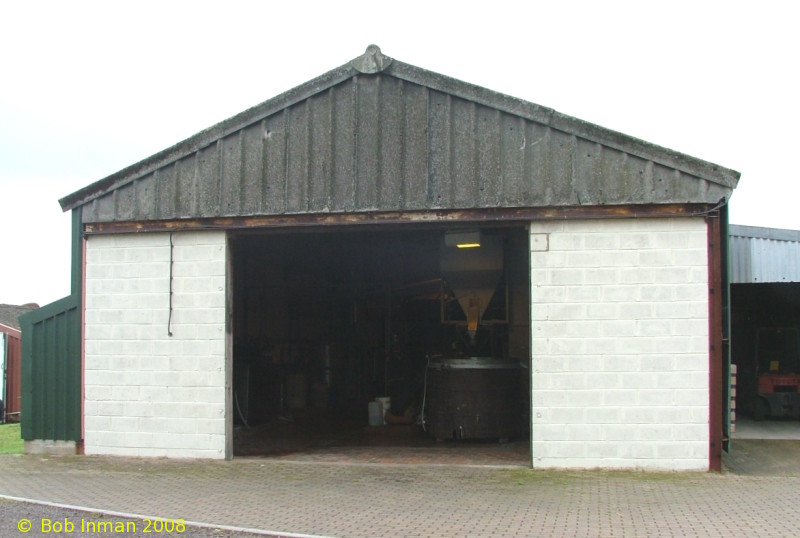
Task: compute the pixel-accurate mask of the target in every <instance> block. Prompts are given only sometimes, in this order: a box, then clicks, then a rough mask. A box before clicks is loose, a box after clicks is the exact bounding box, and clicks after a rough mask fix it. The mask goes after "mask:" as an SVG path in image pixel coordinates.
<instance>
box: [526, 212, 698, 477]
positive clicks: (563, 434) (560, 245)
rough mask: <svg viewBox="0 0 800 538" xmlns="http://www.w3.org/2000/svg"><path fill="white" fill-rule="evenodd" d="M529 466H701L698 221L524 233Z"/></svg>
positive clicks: (542, 228)
mask: <svg viewBox="0 0 800 538" xmlns="http://www.w3.org/2000/svg"><path fill="white" fill-rule="evenodd" d="M531 301H532V305H531V316H532V318H531V319H532V321H531V329H532V331H531V332H532V335H531V340H532V349H531V353H532V363H531V376H532V377H531V389H532V390H531V405H532V431H531V443H532V457H533V464H534V467H573V468H590V467H604V468H645V469H676V470H678V469H680V470H691V469H707V468H708V465H709V459H708V451H709V446H708V443H709V365H708V360H709V359H708V259H707V235H706V224H705V221H704V220H703V219H702V218H676V219H660V218H659V219H623V220H591V221H565V222H533V223H532V224H531Z"/></svg>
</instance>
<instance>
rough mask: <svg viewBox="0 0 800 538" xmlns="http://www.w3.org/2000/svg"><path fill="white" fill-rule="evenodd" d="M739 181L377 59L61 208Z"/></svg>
mask: <svg viewBox="0 0 800 538" xmlns="http://www.w3.org/2000/svg"><path fill="white" fill-rule="evenodd" d="M373 65H376V66H377V67H375V68H374V69H370V66H373ZM372 71H374V73H373V72H372ZM738 177H739V175H738V173H736V172H733V171H731V170H727V169H725V168H722V167H719V166H716V165H713V164H710V163H706V162H704V161H700V160H697V159H694V158H691V157H688V156H685V155H681V154H679V153H675V152H673V151H670V150H666V149H664V148H661V147H658V146H654V145H652V144H648V143H646V142H643V141H640V140H637V139H634V138H631V137H627V136H625V135H621V134H619V133H615V132H613V131H609V130H607V129H603V128H600V127H597V126H594V125H591V124H588V123H585V122H582V121H579V120H576V119H574V118H570V117H567V116H564V115H562V114H559V113H557V112H555V111H553V110H550V109H546V108H543V107H539V106H538V105H534V104H531V103H527V102H525V101H521V100H518V99H514V98H511V97H507V96H504V95H501V94H497V93H495V92H491V91H489V90H485V89H483V88H479V87H477V86H472V85H469V84H466V83H463V82H460V81H456V80H453V79H449V78H447V77H443V76H441V75H437V74H434V73H430V72H428V71H425V70H422V69H419V68H416V67H413V66H410V65H407V64H403V63H401V62H398V61H393V60H391V59H389V58H387V57H385V56H382V55H381V53H380V51H379V50H378V49H377V47H370V49H368V51H367V53H366V54H365V55H364V56H362V57H359V58H356V59H355V60H353V61H352V62H350V63H349V64H346V65H345V66H343V67H341V68H339V69H336V70H333V71H331V72H329V73H326V74H325V75H323V76H321V77H319V78H318V79H315V80H312V81H311V82H309V83H306V84H305V85H303V86H300V87H298V88H295V89H294V90H291V91H289V92H287V93H285V94H283V95H281V96H278V97H276V98H274V99H272V100H269V101H266V102H265V103H262V104H261V105H258V106H256V107H253V108H252V109H250V110H248V111H245V112H243V113H241V114H239V115H238V116H235V117H233V118H231V119H229V120H227V121H225V122H222V123H220V124H218V125H216V126H214V127H211V128H210V129H208V130H206V131H203V132H201V133H199V134H198V135H196V136H194V137H192V138H190V139H188V140H186V141H184V142H181V143H180V144H178V145H176V146H174V147H172V148H169V149H167V150H165V151H163V152H161V153H159V154H157V155H154V156H153V157H151V158H149V159H146V160H145V161H142V162H141V163H138V164H136V165H134V166H132V167H130V168H127V169H125V170H122V171H121V172H119V173H117V174H114V175H112V176H109V177H108V178H106V179H104V180H101V181H99V182H97V183H95V184H93V185H90V186H88V187H86V188H85V189H82V190H81V191H78V192H76V193H74V194H72V195H70V196H67V197H66V198H64V199H62V200H61V203H62V207H63V208H64V209H65V210H66V209H73V208H76V207H80V206H82V220H83V222H84V223H96V222H125V221H153V220H173V219H195V218H199V219H203V218H213V217H226V216H256V215H302V214H326V213H367V212H384V211H414V210H439V209H474V208H517V207H565V206H581V205H632V204H685V203H700V204H716V203H717V202H719V201H720V200H721V199H727V197H728V196H729V195H730V193H731V191H732V189H733V187H734V186H735V185H736V182H737V181H738Z"/></svg>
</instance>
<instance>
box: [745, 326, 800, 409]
mask: <svg viewBox="0 0 800 538" xmlns="http://www.w3.org/2000/svg"><path fill="white" fill-rule="evenodd" d="M755 359H756V374H757V379H758V385H757V387H756V392H757V394H756V401H755V407H754V409H753V418H755V419H756V420H763V419H764V418H766V417H768V416H769V417H775V418H777V417H800V330H798V329H796V328H769V329H767V328H763V329H758V330H757V331H756V353H755Z"/></svg>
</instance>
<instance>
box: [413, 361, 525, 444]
mask: <svg viewBox="0 0 800 538" xmlns="http://www.w3.org/2000/svg"><path fill="white" fill-rule="evenodd" d="M520 368H521V367H520V364H519V363H516V362H511V361H508V360H503V359H496V358H491V357H469V358H461V357H459V358H437V359H432V360H431V361H430V362H429V363H428V371H427V380H426V395H425V396H426V398H425V400H426V403H425V416H426V420H427V424H426V427H427V430H428V431H429V432H430V433H431V435H433V436H434V437H435V438H436V439H491V438H497V439H502V440H505V439H509V438H511V437H515V436H518V435H519V433H520V431H521V422H522V420H521V417H522V416H523V413H522V412H521V409H520V407H519V406H520V400H521V398H520V375H521V370H520Z"/></svg>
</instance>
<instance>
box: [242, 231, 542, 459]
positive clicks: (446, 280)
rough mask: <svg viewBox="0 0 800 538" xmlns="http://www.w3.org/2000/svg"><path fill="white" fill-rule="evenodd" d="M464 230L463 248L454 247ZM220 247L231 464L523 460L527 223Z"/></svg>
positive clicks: (248, 237)
mask: <svg viewBox="0 0 800 538" xmlns="http://www.w3.org/2000/svg"><path fill="white" fill-rule="evenodd" d="M471 237H473V238H478V239H477V241H479V242H480V243H481V246H480V247H477V248H475V249H473V250H471V252H470V251H469V250H468V249H464V250H461V249H459V248H458V247H457V245H456V244H455V242H456V241H460V240H466V239H469V238H471ZM231 245H232V255H233V258H232V262H233V263H232V266H233V284H234V297H233V303H234V312H233V335H234V337H233V338H234V341H233V344H234V345H233V373H234V376H233V377H234V379H233V389H234V391H233V392H234V394H233V396H234V397H233V407H234V409H233V413H232V416H233V421H234V440H233V441H234V455H236V456H272V457H276V456H287V455H289V456H292V455H293V456H298V455H304V456H308V454H310V453H313V452H317V453H325V454H330V453H331V451H335V450H337V449H339V450H351V451H352V450H365V449H369V448H370V447H379V449H380V450H381V451H383V453H384V454H385V453H386V447H394V448H395V449H414V450H417V451H419V450H422V451H423V452H424V451H425V450H431V451H435V450H442V449H444V450H445V451H447V450H449V452H446V453H449V454H452V453H453V452H452V451H453V450H456V451H459V453H462V452H464V451H470V450H472V452H471V453H472V454H473V455H475V458H472V459H471V460H470V461H473V460H474V459H476V458H477V459H483V460H486V459H489V460H492V461H489V462H490V463H491V462H496V463H498V462H499V463H517V464H521V465H525V464H528V463H529V461H530V457H529V454H530V442H529V439H530V437H529V427H528V424H529V412H530V398H529V389H528V387H529V385H528V379H529V370H528V366H529V361H530V350H529V340H530V338H529V334H530V333H529V331H530V321H529V304H530V301H529V289H528V286H529V250H528V235H527V233H526V230H525V229H524V228H521V227H513V228H512V227H492V228H488V227H484V228H482V229H478V228H454V227H448V228H447V229H444V228H442V227H424V228H414V229H409V227H405V228H394V229H391V230H388V231H386V230H383V229H380V230H378V229H369V230H359V231H353V230H351V229H346V228H344V227H336V228H326V229H324V230H322V229H315V230H292V231H290V232H289V231H281V232H263V231H262V232H249V231H248V232H246V233H239V234H238V235H235V236H233V237H232V238H231ZM492 245H494V246H495V247H492ZM492 248H494V249H495V254H492ZM437 383H438V385H437ZM509 393H511V394H509ZM467 404H469V405H467ZM487 450H488V452H486V451H487ZM492 452H495V455H494V456H492V455H491V454H492ZM478 454H484V455H481V456H478ZM485 454H489V455H485ZM497 458H499V460H500V461H493V460H494V459H497ZM468 459H469V458H468ZM473 462H474V461H473Z"/></svg>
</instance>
